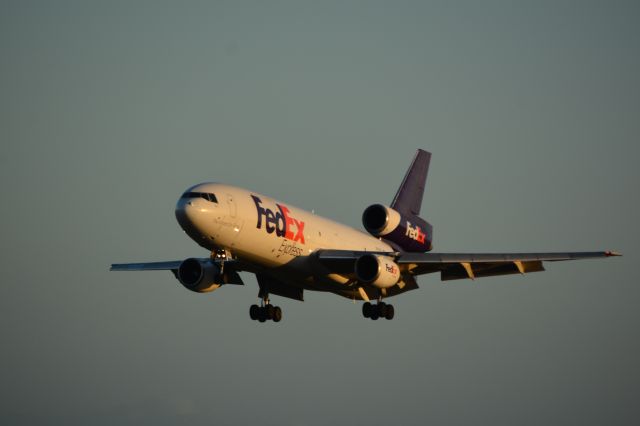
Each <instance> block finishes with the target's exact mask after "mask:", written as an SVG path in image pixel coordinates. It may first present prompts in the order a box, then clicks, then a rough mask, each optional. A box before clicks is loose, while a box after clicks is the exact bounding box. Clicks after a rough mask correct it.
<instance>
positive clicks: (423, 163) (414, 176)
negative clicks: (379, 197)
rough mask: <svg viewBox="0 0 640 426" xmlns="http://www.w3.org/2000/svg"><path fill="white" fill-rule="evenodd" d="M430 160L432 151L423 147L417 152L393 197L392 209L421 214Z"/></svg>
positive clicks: (410, 213)
mask: <svg viewBox="0 0 640 426" xmlns="http://www.w3.org/2000/svg"><path fill="white" fill-rule="evenodd" d="M430 161H431V153H430V152H427V151H423V150H421V149H419V150H418V151H417V152H416V156H415V157H414V158H413V162H412V163H411V166H409V169H408V170H407V174H406V175H405V176H404V179H403V180H402V184H401V185H400V188H398V192H397V193H396V196H395V197H393V202H392V203H391V208H392V209H394V210H396V211H398V212H400V213H402V214H405V215H415V216H418V214H420V207H421V205H422V195H423V194H424V186H425V183H426V182H427V173H429V162H430Z"/></svg>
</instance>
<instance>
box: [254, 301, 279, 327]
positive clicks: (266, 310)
mask: <svg viewBox="0 0 640 426" xmlns="http://www.w3.org/2000/svg"><path fill="white" fill-rule="evenodd" d="M249 316H250V317H251V319H252V320H254V321H256V320H258V321H260V322H265V321H266V320H273V322H280V320H281V319H282V309H280V307H279V306H273V305H272V304H271V303H269V299H268V298H265V299H263V300H262V303H260V306H258V305H251V307H250V308H249Z"/></svg>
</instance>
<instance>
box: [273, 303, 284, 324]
mask: <svg viewBox="0 0 640 426" xmlns="http://www.w3.org/2000/svg"><path fill="white" fill-rule="evenodd" d="M280 320H282V309H280V306H276V307H275V308H273V322H280Z"/></svg>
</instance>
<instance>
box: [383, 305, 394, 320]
mask: <svg viewBox="0 0 640 426" xmlns="http://www.w3.org/2000/svg"><path fill="white" fill-rule="evenodd" d="M395 314H396V310H395V309H394V308H393V305H387V312H386V314H385V316H384V317H385V318H386V319H388V320H392V319H393V316H394V315H395Z"/></svg>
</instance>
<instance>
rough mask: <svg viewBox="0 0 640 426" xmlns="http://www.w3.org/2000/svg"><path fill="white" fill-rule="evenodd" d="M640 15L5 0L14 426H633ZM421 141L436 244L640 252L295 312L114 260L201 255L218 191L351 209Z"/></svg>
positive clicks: (389, 180)
mask: <svg viewBox="0 0 640 426" xmlns="http://www.w3.org/2000/svg"><path fill="white" fill-rule="evenodd" d="M638 4H639V3H638V2H635V1H629V2H616V1H600V2H588V1H579V2H578V1H576V2H564V1H550V2H541V1H535V2H528V3H521V2H511V1H484V2H477V1H469V2H450V1H442V2H426V1H425V2H401V1H397V2H396V1H394V2H391V1H389V2H373V1H370V2H355V1H337V2H330V1H322V2H306V1H291V2H263V1H257V2H240V1H238V2H235V1H233V2H232V1H229V2H160V1H152V2H142V1H136V2H131V1H123V2H115V1H109V2H90V1H77V2H68V1H55V2H32V1H23V0H20V1H1V2H0V144H1V145H0V146H1V148H2V150H1V155H0V182H1V183H0V190H1V196H2V203H0V218H1V221H0V231H1V234H0V241H1V243H0V248H1V253H0V262H1V265H2V271H3V279H2V285H1V288H0V308H1V312H2V321H1V322H0V333H1V334H0V338H1V351H0V423H2V424H20V423H25V424H37V423H42V424H51V423H57V424H141V423H153V424H175V423H178V422H180V423H182V424H215V425H235V424H247V423H249V422H253V423H259V424H261V425H327V424H368V425H383V424H384V425H390V424H405V425H412V424H415V425H424V424H437V425H447V424H471V423H473V424H491V425H513V424H519V425H541V424H545V425H567V424H581V425H603V424H629V425H631V424H638V423H639V422H640V401H639V395H640V384H639V383H640V367H639V364H638V360H639V359H640V343H639V341H638V336H639V333H638V325H639V324H640V311H639V308H638V306H639V296H640V287H639V286H638V256H637V253H638V247H637V242H638V240H639V238H640V232H639V231H638V217H640V212H639V195H638V194H639V190H638V184H639V183H640V167H639V166H638V163H639V160H640V147H639V144H638V142H639V135H640V77H639V76H640V25H639V24H638V23H639V22H640V6H638ZM416 148H423V149H426V150H429V151H431V152H433V158H432V163H431V170H430V176H429V180H428V182H427V190H426V194H425V199H424V203H423V208H422V211H423V213H424V216H425V217H426V218H427V219H428V220H429V221H430V222H431V223H433V225H434V228H435V241H434V244H435V249H436V250H437V251H472V250H473V251H538V250H545V251H554V250H607V249H615V250H619V251H622V252H624V254H625V257H623V258H616V259H608V260H599V261H582V262H568V263H555V264H547V272H545V273H539V274H531V275H527V276H524V277H521V276H510V277H497V278H486V279H480V280H477V281H475V282H471V281H459V282H453V283H448V284H444V283H442V282H440V281H439V277H438V276H435V275H433V276H425V277H422V278H420V279H419V283H420V285H421V289H420V290H418V291H414V292H410V293H407V294H405V295H401V296H399V297H396V298H394V299H392V303H393V304H394V305H395V307H396V319H394V320H393V321H377V322H373V321H370V320H365V319H364V318H362V316H361V313H360V304H355V305H354V304H353V303H351V302H350V301H348V300H346V299H342V298H339V297H337V296H332V295H328V294H316V293H307V294H306V301H305V302H304V303H300V302H296V301H292V300H287V299H283V298H278V297H275V298H274V302H275V303H276V304H278V305H279V306H281V307H282V308H283V310H284V320H283V322H281V323H279V324H277V325H276V324H273V323H265V324H259V323H258V322H254V321H251V320H250V319H249V315H248V308H249V305H250V304H251V303H255V302H256V301H257V299H256V296H257V292H258V287H257V283H256V281H255V279H254V278H253V277H252V276H250V275H246V274H245V275H244V276H243V277H244V279H245V281H246V284H247V285H246V286H245V287H235V286H234V287H223V288H221V289H220V290H218V291H216V292H214V293H212V294H208V295H200V294H195V293H191V292H189V291H187V290H185V289H184V288H182V287H181V286H180V284H179V283H178V282H177V281H176V280H175V279H174V278H173V276H172V275H171V274H170V273H162V272H157V273H156V272H149V273H114V272H108V266H109V264H110V263H113V262H132V261H152V260H173V259H183V258H186V257H190V256H206V255H207V253H206V252H204V251H203V250H202V249H200V248H199V247H198V246H197V245H196V244H195V243H193V242H191V240H189V238H188V237H187V236H186V235H185V234H184V233H183V232H182V231H181V229H180V228H179V226H178V225H177V223H176V221H175V218H174V215H173V209H174V205H175V202H176V200H177V198H178V197H179V195H180V193H181V192H182V191H183V190H184V189H185V188H186V187H188V186H190V185H192V184H194V183H198V182H202V181H221V182H227V183H231V184H236V185H239V186H243V187H246V188H250V189H253V190H255V191H258V192H262V193H265V194H269V195H271V196H274V197H276V198H280V199H283V200H286V201H287V202H289V203H291V204H294V205H297V206H299V207H302V208H307V209H309V210H310V209H315V211H316V213H317V214H321V215H325V216H328V217H330V218H333V219H336V220H339V221H342V222H344V223H347V224H349V225H352V226H356V227H361V225H360V217H361V213H362V211H363V209H364V208H365V207H366V206H367V205H369V204H372V203H374V202H386V203H388V202H390V200H391V198H392V197H393V195H394V193H395V190H396V188H397V186H398V185H399V183H400V181H401V179H402V176H403V174H404V172H405V169H406V167H407V166H408V164H409V162H410V160H411V157H412V156H413V154H414V152H415V149H416Z"/></svg>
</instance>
